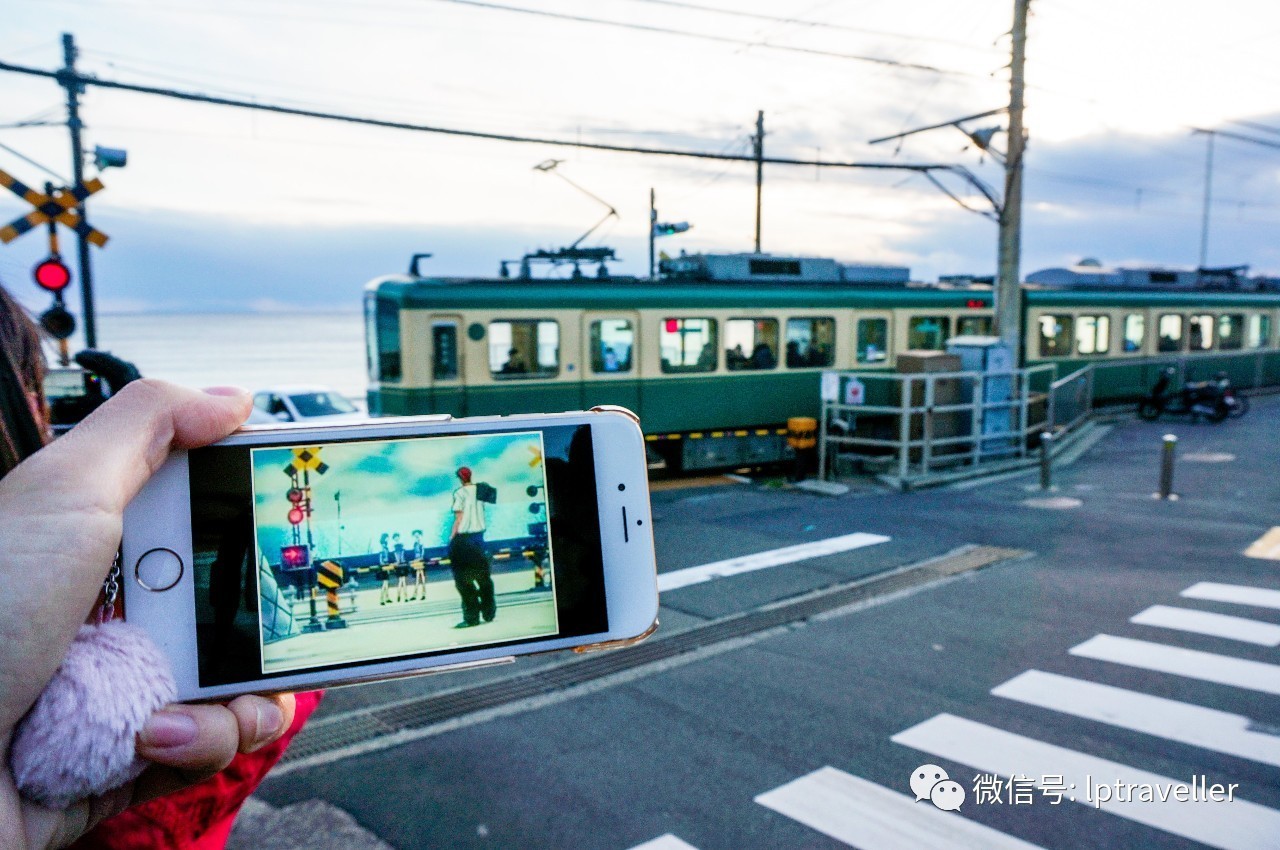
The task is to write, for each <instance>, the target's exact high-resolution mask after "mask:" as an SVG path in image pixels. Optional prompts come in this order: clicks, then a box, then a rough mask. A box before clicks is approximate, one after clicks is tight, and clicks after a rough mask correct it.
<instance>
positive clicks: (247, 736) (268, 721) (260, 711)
mask: <svg viewBox="0 0 1280 850" xmlns="http://www.w3.org/2000/svg"><path fill="white" fill-rule="evenodd" d="M294 708H295V703H294V699H293V694H279V695H277V696H274V697H260V696H242V697H236V698H235V699H233V700H232V701H231V702H229V703H227V709H228V710H229V711H230V712H231V713H232V714H234V715H235V716H236V722H237V723H238V725H239V728H240V752H242V753H251V752H253V751H254V750H259V749H262V748H263V747H265V746H266V745H267V744H270V743H272V742H274V741H277V740H279V738H280V736H281V735H283V734H284V733H285V732H287V731H288V729H289V727H290V726H291V725H293V713H294Z"/></svg>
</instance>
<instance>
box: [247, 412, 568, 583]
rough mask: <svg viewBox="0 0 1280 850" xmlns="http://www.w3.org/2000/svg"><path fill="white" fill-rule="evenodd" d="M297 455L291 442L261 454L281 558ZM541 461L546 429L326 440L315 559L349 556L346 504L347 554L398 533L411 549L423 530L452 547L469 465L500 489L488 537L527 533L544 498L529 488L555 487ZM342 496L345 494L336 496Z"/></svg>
mask: <svg viewBox="0 0 1280 850" xmlns="http://www.w3.org/2000/svg"><path fill="white" fill-rule="evenodd" d="M292 458H293V454H292V450H291V449H287V448H285V449H256V450H255V451H254V452H253V469H254V510H255V519H256V523H257V526H258V542H259V546H260V548H261V550H262V551H263V552H264V553H266V554H267V556H268V557H269V558H271V559H272V561H273V562H275V561H276V560H277V559H278V553H279V547H280V546H281V545H284V544H285V543H287V542H291V541H289V540H286V536H287V532H288V528H289V525H288V523H287V515H288V513H289V509H290V507H291V503H290V502H289V500H288V495H287V494H288V490H289V487H290V478H289V476H288V475H286V474H285V473H284V471H283V470H284V469H285V467H286V466H287V465H288V464H289V463H290V461H291V460H292ZM541 459H542V437H541V434H540V433H538V432H523V433H516V434H493V435H488V436H457V437H436V438H432V439H427V440H391V441H381V442H375V443H372V444H367V443H335V444H332V445H328V446H325V447H324V448H323V449H322V451H321V460H323V461H324V463H325V464H326V465H327V466H328V469H327V470H326V471H325V472H324V473H323V474H317V473H311V475H310V480H311V504H312V511H313V513H312V523H311V525H312V536H313V539H314V541H315V551H314V554H315V557H317V558H323V557H330V556H334V555H337V554H340V553H339V543H338V532H339V522H338V513H337V511H338V506H339V504H341V507H342V521H341V526H342V546H341V550H342V551H341V554H346V555H353V554H368V553H370V552H377V551H378V547H379V541H380V540H381V538H382V535H383V534H387V535H391V534H397V533H398V534H399V535H400V538H401V542H402V543H403V544H404V546H405V548H406V549H407V548H411V547H412V546H413V535H412V533H413V531H414V530H415V529H416V530H420V531H422V532H423V540H422V542H423V545H424V546H426V547H428V548H431V547H435V546H442V545H444V544H445V543H447V542H448V538H449V531H450V530H451V528H452V523H453V511H452V506H453V501H452V500H453V492H454V491H455V490H456V489H458V478H457V477H456V475H455V472H456V470H457V469H458V468H459V467H461V466H467V467H469V468H470V469H471V470H472V473H473V475H474V479H473V480H475V481H477V482H480V481H483V482H485V483H486V484H490V485H492V486H493V487H494V488H495V489H496V490H497V502H496V503H495V504H493V505H486V506H485V507H484V511H485V516H486V531H485V539H486V540H491V541H498V540H507V539H510V538H513V537H526V536H528V533H529V532H528V526H529V523H530V522H531V521H532V519H534V518H533V516H532V514H531V513H530V511H529V505H530V503H532V502H535V501H541V497H539V498H537V499H533V498H530V497H529V495H528V491H527V488H528V487H530V486H537V487H544V486H545V485H546V478H545V475H544V467H543V464H542V461H541ZM339 494H340V495H341V499H340V501H339V500H335V498H334V497H335V496H337V495H339ZM540 516H541V517H542V518H545V513H544V514H541V515H540ZM272 553H275V554H272Z"/></svg>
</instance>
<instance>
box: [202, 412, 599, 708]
mask: <svg viewBox="0 0 1280 850" xmlns="http://www.w3.org/2000/svg"><path fill="white" fill-rule="evenodd" d="M188 462H189V470H190V487H191V513H192V516H191V528H192V546H193V564H194V574H195V582H194V592H195V599H194V600H193V603H194V605H195V613H196V618H195V619H196V643H197V654H198V658H199V678H200V685H201V686H202V687H211V686H215V685H222V684H231V683H239V682H253V681H258V680H266V679H270V678H272V677H275V676H281V675H287V674H296V673H301V672H313V671H320V670H340V669H342V668H345V667H352V666H356V665H363V664H370V663H375V662H379V661H389V660H396V659H405V658H412V657H422V656H432V655H438V654H441V653H448V652H453V651H457V650H461V649H478V648H481V647H493V646H503V645H508V644H517V643H522V642H527V641H532V640H544V639H553V638H568V637H576V636H585V635H591V634H600V633H604V632H607V631H608V618H607V611H606V606H605V589H604V567H603V561H602V555H601V546H600V528H599V512H598V509H597V502H596V480H595V460H594V457H593V452H592V444H591V428H590V426H586V425H563V426H553V427H546V428H539V429H532V430H530V429H524V430H512V431H485V432H479V433H462V434H447V435H432V436H426V437H407V438H379V439H360V440H343V441H336V442H328V443H325V444H322V445H316V444H315V443H305V444H304V443H296V442H280V443H272V444H266V445H253V446H211V447H208V448H204V449H196V450H194V451H192V452H190V454H189V457H188Z"/></svg>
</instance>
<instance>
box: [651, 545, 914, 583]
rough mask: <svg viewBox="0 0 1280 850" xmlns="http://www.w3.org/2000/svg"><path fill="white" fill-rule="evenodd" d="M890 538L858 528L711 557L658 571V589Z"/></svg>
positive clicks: (846, 549) (845, 550) (735, 573)
mask: <svg viewBox="0 0 1280 850" xmlns="http://www.w3.org/2000/svg"><path fill="white" fill-rule="evenodd" d="M890 539H891V538H889V537H885V536H884V535H883V534H867V533H866V532H862V531H859V532H856V533H854V534H845V535H842V536H840V537H828V538H827V539H825V540H814V541H812V542H810V543H800V544H798V545H796V546H785V547H783V548H781V549H770V550H769V551H767V552H756V553H755V554H752V555H743V556H742V557H740V558H729V559H728V560H725V561H715V562H713V563H710V564H703V565H701V566H698V567H689V568H688V569H683V570H673V571H671V572H669V573H659V574H658V590H660V591H666V590H675V589H676V588H680V587H688V586H689V585H691V584H701V583H702V582H704V581H711V580H712V579H717V578H727V577H729V576H736V575H740V574H741V573H749V572H754V571H755V570H763V569H768V568H769V567H777V566H780V565H782V564H793V563H795V562H796V561H807V560H809V559H810V558H820V557H822V556H823V555H835V554H837V553H839V552H848V551H850V550H853V549H861V548H862V547H864V546H874V545H876V544H877V543H887V542H889V540H890Z"/></svg>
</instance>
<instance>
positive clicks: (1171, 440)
mask: <svg viewBox="0 0 1280 850" xmlns="http://www.w3.org/2000/svg"><path fill="white" fill-rule="evenodd" d="M1177 449H1178V438H1177V437H1176V436H1174V435H1173V434H1165V435H1164V444H1163V446H1162V448H1161V452H1160V492H1159V493H1158V494H1157V495H1158V496H1159V497H1160V498H1161V499H1177V498H1178V496H1177V494H1176V493H1174V492H1173V459H1174V453H1175V452H1176V451H1177Z"/></svg>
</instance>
